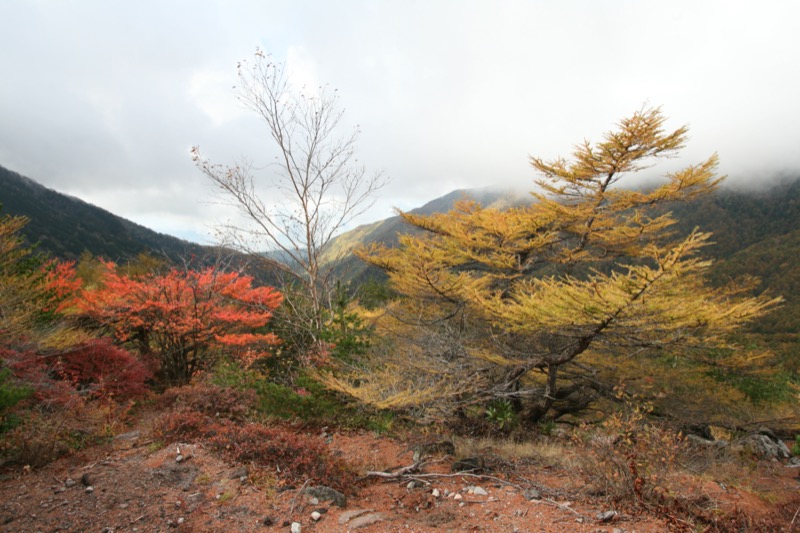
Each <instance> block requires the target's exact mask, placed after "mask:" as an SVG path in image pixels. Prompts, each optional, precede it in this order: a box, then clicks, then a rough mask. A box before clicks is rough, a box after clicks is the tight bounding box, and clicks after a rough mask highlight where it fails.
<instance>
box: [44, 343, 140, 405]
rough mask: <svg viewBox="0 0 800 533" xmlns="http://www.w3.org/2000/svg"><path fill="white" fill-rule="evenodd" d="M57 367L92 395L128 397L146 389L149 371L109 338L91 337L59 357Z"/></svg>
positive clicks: (76, 384) (137, 359)
mask: <svg viewBox="0 0 800 533" xmlns="http://www.w3.org/2000/svg"><path fill="white" fill-rule="evenodd" d="M60 363H61V364H60V366H59V370H60V372H61V374H62V375H63V376H64V377H65V378H66V379H68V380H70V381H72V382H73V383H74V384H75V386H76V387H77V388H78V390H80V391H82V392H84V393H86V394H88V395H89V396H91V397H93V398H100V399H111V398H114V399H117V400H128V399H132V398H136V397H140V396H142V395H143V394H145V393H146V392H147V381H148V380H150V379H152V378H153V374H152V372H151V371H150V370H149V369H148V368H147V366H146V365H145V364H144V363H143V362H142V361H141V360H140V359H139V358H137V357H136V356H134V355H133V354H131V353H130V352H128V351H127V350H124V349H122V348H120V347H118V346H115V345H114V344H113V343H112V342H111V340H109V339H95V340H93V341H91V342H88V343H86V344H83V345H82V346H78V347H77V348H74V349H72V350H70V351H68V352H66V353H64V354H62V355H61V356H60Z"/></svg>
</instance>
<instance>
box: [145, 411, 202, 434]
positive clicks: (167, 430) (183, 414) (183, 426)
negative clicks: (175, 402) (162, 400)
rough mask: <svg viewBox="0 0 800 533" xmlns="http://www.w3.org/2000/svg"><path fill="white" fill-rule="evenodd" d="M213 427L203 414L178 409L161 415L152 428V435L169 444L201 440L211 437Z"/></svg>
mask: <svg viewBox="0 0 800 533" xmlns="http://www.w3.org/2000/svg"><path fill="white" fill-rule="evenodd" d="M213 425H214V422H213V421H212V420H211V418H210V417H209V416H208V415H206V414H204V413H200V412H198V411H192V410H191V409H180V410H177V411H173V412H169V413H166V414H164V415H162V416H161V417H160V418H159V419H158V421H157V422H156V424H155V426H154V427H153V435H154V436H155V438H157V439H159V440H163V441H170V442H176V441H192V440H201V439H203V438H206V437H208V436H209V435H211V433H212V426H213Z"/></svg>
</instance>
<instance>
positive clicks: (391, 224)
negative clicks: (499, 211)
mask: <svg viewBox="0 0 800 533" xmlns="http://www.w3.org/2000/svg"><path fill="white" fill-rule="evenodd" d="M531 198H532V197H531V196H530V195H529V194H528V193H525V192H517V191H511V190H499V189H489V188H485V189H459V190H455V191H453V192H451V193H448V194H446V195H444V196H441V197H439V198H436V199H435V200H431V201H430V202H428V203H426V204H425V205H423V206H422V207H418V208H416V209H412V210H410V211H409V212H410V213H413V214H417V215H432V214H433V213H446V212H448V211H450V210H451V209H453V207H454V206H455V204H456V202H458V201H460V200H472V201H475V202H478V203H480V204H481V205H482V206H484V207H496V208H504V207H509V206H512V205H519V204H523V203H526V202H530V201H531ZM414 231H416V230H415V228H413V227H411V226H409V225H407V224H406V223H405V222H404V221H403V219H402V218H401V217H400V216H399V215H396V216H393V217H389V218H387V219H384V220H380V221H378V222H373V223H372V224H365V225H362V226H359V227H357V228H355V229H353V230H351V231H348V232H346V233H343V234H341V235H339V236H338V237H336V238H335V239H334V240H333V241H332V242H331V244H330V247H329V250H328V253H327V256H328V257H342V259H340V263H339V265H338V266H337V271H338V272H339V273H340V274H341V275H342V276H343V277H345V278H346V279H348V280H355V281H358V280H361V279H362V278H371V279H374V278H381V277H382V274H381V273H380V272H379V271H377V270H376V269H375V268H374V267H370V266H368V265H366V264H365V263H363V262H362V261H361V260H359V259H358V258H357V257H355V256H353V255H352V254H348V253H347V252H348V251H349V250H352V249H353V248H356V247H358V246H361V245H369V244H372V243H382V244H385V245H387V246H395V245H396V244H397V243H398V237H399V236H400V235H402V234H404V233H410V232H414Z"/></svg>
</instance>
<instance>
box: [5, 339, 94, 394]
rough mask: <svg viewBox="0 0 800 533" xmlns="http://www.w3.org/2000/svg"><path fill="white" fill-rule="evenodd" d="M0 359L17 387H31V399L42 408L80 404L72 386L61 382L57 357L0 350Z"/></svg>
mask: <svg viewBox="0 0 800 533" xmlns="http://www.w3.org/2000/svg"><path fill="white" fill-rule="evenodd" d="M0 360H1V361H3V363H4V364H5V366H6V367H7V368H8V369H9V370H11V372H12V374H13V375H14V377H15V378H16V379H17V380H19V382H20V384H22V385H24V386H25V387H29V388H30V390H31V391H32V395H31V399H32V400H33V401H35V402H36V403H39V404H41V405H42V406H43V407H57V406H70V405H74V404H75V403H76V402H81V401H82V400H81V398H80V395H79V394H78V393H77V391H76V390H75V388H74V387H73V386H72V383H69V382H67V381H64V380H63V379H61V377H60V374H59V372H58V357H57V355H42V354H38V353H35V352H29V351H16V350H8V349H0Z"/></svg>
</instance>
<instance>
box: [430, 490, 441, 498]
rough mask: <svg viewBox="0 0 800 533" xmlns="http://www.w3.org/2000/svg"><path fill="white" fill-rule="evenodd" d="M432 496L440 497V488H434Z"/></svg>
mask: <svg viewBox="0 0 800 533" xmlns="http://www.w3.org/2000/svg"><path fill="white" fill-rule="evenodd" d="M431 496H433V497H434V498H438V497H439V496H440V493H439V489H433V490H432V491H431Z"/></svg>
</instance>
